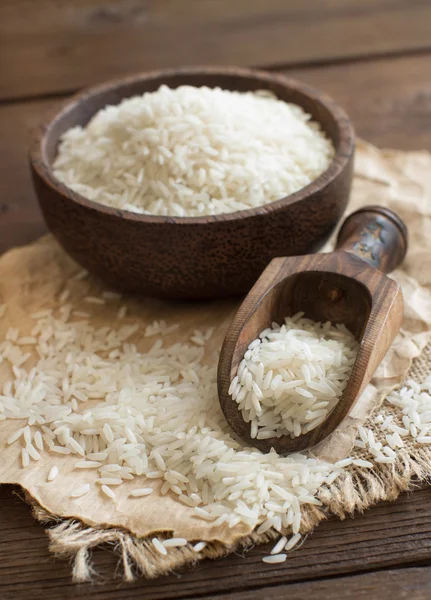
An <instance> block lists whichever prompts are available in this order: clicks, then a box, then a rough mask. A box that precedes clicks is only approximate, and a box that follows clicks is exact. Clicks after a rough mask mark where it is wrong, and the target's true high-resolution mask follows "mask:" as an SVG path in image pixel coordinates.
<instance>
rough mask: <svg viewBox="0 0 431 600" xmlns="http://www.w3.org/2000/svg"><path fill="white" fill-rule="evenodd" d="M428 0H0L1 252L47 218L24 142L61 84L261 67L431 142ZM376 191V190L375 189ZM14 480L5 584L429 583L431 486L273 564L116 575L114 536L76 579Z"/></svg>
mask: <svg viewBox="0 0 431 600" xmlns="http://www.w3.org/2000/svg"><path fill="white" fill-rule="evenodd" d="M430 57H431V2H427V1H426V0H356V1H355V0H308V1H304V0H122V1H120V0H110V1H109V0H80V1H75V2H68V1H67V0H57V1H53V0H51V1H50V0H38V1H37V2H34V1H31V0H9V1H8V0H2V1H1V2H0V132H1V138H0V152H1V154H0V158H1V160H0V169H1V172H0V251H4V250H7V249H8V248H10V247H12V246H16V245H19V244H25V243H27V242H30V241H32V240H34V239H36V238H37V237H38V236H39V235H40V234H41V233H43V232H44V231H45V226H44V224H43V222H42V219H41V216H40V213H39V210H38V208H37V205H36V202H35V198H34V194H33V191H32V187H31V183H30V178H29V172H28V168H27V160H26V151H27V144H28V139H29V132H30V130H31V129H32V128H33V127H34V126H35V125H36V124H37V123H38V122H39V121H40V120H41V118H43V115H44V113H45V112H46V111H47V110H49V109H51V108H52V107H54V106H55V105H56V104H57V103H58V102H59V100H61V99H63V98H64V97H66V96H67V95H68V94H70V93H71V92H73V91H75V90H77V89H79V88H81V87H83V86H85V85H88V84H92V83H95V82H99V81H102V80H104V79H108V78H111V77H115V76H118V75H123V74H127V73H130V72H133V71H137V70H146V69H152V68H160V67H167V66H178V65H190V64H196V63H201V64H205V63H208V64H237V65H248V66H259V67H263V68H267V69H271V70H274V71H281V72H286V73H289V75H292V76H294V77H298V78H300V79H303V80H304V81H306V82H309V83H311V84H313V85H315V86H318V87H319V88H321V89H323V90H324V91H326V92H327V93H329V94H331V95H332V96H333V97H334V98H335V99H336V100H337V101H338V102H339V103H340V104H341V105H342V106H344V108H345V109H346V110H347V112H348V113H349V114H350V116H351V117H352V119H353V121H354V124H355V126H356V129H357V132H358V134H359V135H361V136H363V137H364V138H366V139H367V140H369V141H371V142H373V143H375V144H377V145H379V146H386V147H388V146H390V147H395V148H401V149H407V150H415V149H424V148H425V149H429V150H431V60H430ZM371 200H372V199H371ZM17 492H18V493H19V490H17V489H14V488H12V487H9V486H4V487H3V488H1V490H0V507H1V510H0V530H1V536H0V598H1V600H8V599H17V598H18V599H31V600H36V599H39V598H40V599H42V598H43V599H46V600H48V599H50V598H55V599H65V598H100V599H102V598H103V599H104V600H111V599H120V600H121V599H131V598H146V599H149V600H156V599H162V598H163V599H168V598H183V599H185V598H205V599H215V598H217V599H218V600H228V599H229V600H239V599H241V600H249V599H252V598H260V599H262V600H263V599H273V598H274V599H275V598H284V597H289V598H290V600H299V599H301V598H306V597H308V596H310V597H313V598H315V599H317V600H320V599H323V598H325V599H327V600H334V599H344V598H347V597H349V598H350V600H356V599H360V598H367V600H380V599H384V598H392V599H394V600H395V599H398V598H409V599H428V598H430V597H431V566H430V565H431V490H428V489H425V488H419V489H418V490H416V491H414V492H413V493H411V494H409V495H404V496H402V497H401V498H400V499H399V500H398V501H397V502H394V503H393V504H383V505H381V506H378V507H376V508H374V509H372V510H370V511H368V512H367V513H366V514H365V515H363V516H356V517H355V518H354V519H347V520H346V521H344V522H341V521H338V520H330V521H328V522H326V523H324V524H323V525H321V526H320V527H318V529H317V530H316V531H315V532H314V533H313V534H312V535H310V536H309V537H308V539H307V541H306V543H305V544H304V545H303V546H302V547H301V548H300V549H298V550H297V551H295V552H294V553H292V555H291V556H289V560H288V561H287V562H286V563H285V564H282V565H263V563H262V562H261V558H262V556H263V555H265V554H266V553H267V550H268V548H265V546H260V547H258V548H255V549H254V550H252V551H251V552H249V553H248V554H247V557H246V559H244V558H243V557H242V556H237V555H234V556H231V557H228V558H226V559H223V560H219V561H215V562H212V561H206V562H204V563H202V564H201V565H199V566H198V567H196V568H195V569H189V570H187V571H186V572H185V573H182V574H178V575H172V576H170V577H162V578H160V579H158V580H156V581H144V580H137V581H136V582H135V583H132V584H124V583H122V582H121V580H120V579H119V578H118V576H117V578H116V579H115V570H116V567H115V565H116V559H115V557H114V555H113V553H112V551H110V549H109V548H108V549H107V550H106V549H105V551H97V552H95V564H96V568H97V570H98V572H99V575H100V580H99V581H100V582H99V583H97V584H93V585H88V584H82V585H74V584H72V583H71V578H70V566H69V565H68V564H67V563H65V562H62V561H59V560H57V561H54V559H52V557H51V556H50V555H49V553H48V550H47V538H46V536H45V534H44V531H43V528H42V527H41V526H40V525H39V524H37V523H36V522H35V521H33V519H32V517H31V516H30V511H29V509H28V507H27V506H26V505H25V503H24V502H23V501H22V500H21V498H20V497H19V495H18V494H17Z"/></svg>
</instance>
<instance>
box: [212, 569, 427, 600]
mask: <svg viewBox="0 0 431 600" xmlns="http://www.w3.org/2000/svg"><path fill="white" fill-rule="evenodd" d="M257 597H259V598H262V600H276V599H278V600H279V599H280V598H289V600H304V598H316V599H317V600H320V599H323V598H324V599H325V600H343V599H344V598H349V600H377V599H378V600H391V599H393V598H396V599H397V600H402V599H405V600H407V599H408V600H429V598H430V597H431V567H422V568H415V569H398V570H396V571H394V570H390V571H379V572H377V573H366V574H364V575H355V576H353V577H340V578H337V579H332V578H331V579H325V580H322V581H313V582H304V583H300V584H296V583H295V584H292V585H280V586H275V587H269V588H265V590H259V591H257V590H249V591H247V592H241V593H240V594H236V593H233V594H222V595H217V596H207V600H213V599H214V600H216V599H217V600H238V599H239V598H241V600H253V599H255V598H257Z"/></svg>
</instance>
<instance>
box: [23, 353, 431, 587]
mask: <svg viewBox="0 0 431 600" xmlns="http://www.w3.org/2000/svg"><path fill="white" fill-rule="evenodd" d="M430 372H431V345H429V346H427V348H425V350H424V351H423V352H422V354H421V355H420V356H419V357H418V358H417V359H415V360H414V361H413V364H412V366H411V368H410V370H409V373H408V375H407V378H411V379H414V380H415V381H421V380H422V379H423V378H424V377H426V376H427V375H428V374H430ZM383 410H385V409H384V408H383ZM391 413H393V411H391ZM365 425H366V426H369V427H372V426H373V418H372V417H371V418H370V419H369V420H368V422H367V423H366V424H365ZM378 435H379V434H377V439H378ZM355 455H356V456H357V457H360V458H365V459H366V458H369V457H368V456H367V453H366V451H365V450H363V451H362V450H361V451H357V452H355ZM430 465H431V447H429V446H428V447H424V446H423V445H422V446H421V445H418V444H415V443H413V442H409V443H407V444H406V446H405V448H403V449H401V451H398V453H397V459H396V462H395V463H394V464H392V465H381V464H380V465H377V464H376V465H375V467H374V468H373V470H367V469H362V468H360V467H350V468H348V469H346V471H345V473H344V474H343V475H342V476H340V477H339V478H338V479H336V480H335V481H334V482H333V483H332V484H331V485H329V486H327V487H326V488H324V489H322V490H321V491H320V493H319V498H320V500H321V502H322V506H321V507H317V506H309V507H307V509H306V510H305V511H304V514H303V518H302V522H301V533H303V534H306V533H309V532H310V531H311V530H312V529H314V527H316V525H318V523H320V521H322V520H324V519H327V518H328V517H329V516H330V515H336V516H338V517H339V518H340V519H344V518H345V517H346V516H348V515H352V514H353V513H355V512H362V511H364V510H365V509H367V508H369V507H370V506H372V505H373V504H376V503H377V502H380V501H382V500H389V501H390V500H395V499H396V498H397V497H398V496H399V494H400V493H401V492H404V491H407V490H409V489H412V488H413V487H414V486H415V485H417V484H418V482H420V481H424V480H426V479H427V478H428V477H429V472H430ZM26 499H27V501H28V502H29V503H30V504H31V505H32V506H33V515H34V517H35V518H36V519H37V520H38V521H40V522H42V523H46V524H50V527H49V528H48V529H47V534H48V536H49V540H50V544H49V549H50V551H51V552H53V553H54V554H55V555H56V556H59V557H63V558H69V559H72V560H73V578H74V580H75V581H77V582H79V581H88V580H90V579H91V578H92V577H93V575H95V572H94V569H93V567H92V561H91V551H92V550H93V549H94V548H96V547H98V546H102V545H109V546H110V547H112V548H114V550H115V552H116V553H117V554H118V555H119V557H120V566H121V568H122V572H123V578H124V579H125V580H126V581H132V580H133V579H134V578H135V577H136V575H137V574H140V575H143V576H144V577H147V578H155V577H158V576H160V575H166V574H168V573H171V572H172V571H174V570H177V569H179V568H182V567H185V566H190V565H193V564H195V563H197V562H199V561H200V560H202V559H204V558H212V559H215V558H219V557H222V556H225V555H227V554H230V553H231V552H234V551H238V550H244V549H247V548H250V547H251V546H253V545H256V544H263V543H266V542H269V541H271V540H273V539H275V538H276V537H279V536H280V534H279V533H278V532H276V531H268V532H266V533H265V534H263V535H258V534H257V533H254V532H253V533H252V534H250V535H248V536H245V537H244V538H242V539H241V540H240V541H239V542H237V543H236V544H234V545H231V546H225V545H224V544H221V543H219V542H216V543H210V544H207V546H206V547H205V548H204V549H203V550H202V551H201V552H198V553H196V552H195V551H194V550H193V545H192V544H188V545H187V546H183V547H182V548H172V549H170V550H169V553H168V555H167V556H162V555H160V554H159V553H158V552H157V551H156V550H155V548H154V546H153V544H152V543H151V540H149V539H138V538H136V537H135V536H133V535H132V534H131V533H129V532H127V531H124V530H121V529H118V528H109V529H108V528H100V529H97V528H94V527H89V526H87V525H85V524H83V523H82V522H80V521H78V520H76V519H59V518H56V517H55V516H53V515H51V514H49V513H47V512H46V511H45V510H44V509H43V508H41V507H40V506H39V505H38V504H36V503H35V502H34V500H33V499H32V498H31V497H30V496H27V498H26ZM284 533H286V534H289V533H290V532H289V531H286V532H284ZM159 537H161V538H162V537H163V536H159ZM196 541H199V540H196Z"/></svg>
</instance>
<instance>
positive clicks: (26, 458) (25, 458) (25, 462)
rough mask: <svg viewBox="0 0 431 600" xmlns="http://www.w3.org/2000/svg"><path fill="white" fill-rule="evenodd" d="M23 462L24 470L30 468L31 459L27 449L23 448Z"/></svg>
mask: <svg viewBox="0 0 431 600" xmlns="http://www.w3.org/2000/svg"><path fill="white" fill-rule="evenodd" d="M21 462H22V466H23V467H24V468H25V467H28V465H29V464H30V457H29V455H28V452H27V450H26V449H25V448H22V450H21Z"/></svg>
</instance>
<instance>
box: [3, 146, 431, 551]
mask: <svg viewBox="0 0 431 600" xmlns="http://www.w3.org/2000/svg"><path fill="white" fill-rule="evenodd" d="M365 204H383V205H385V206H389V207H391V208H393V209H394V210H396V211H397V212H398V213H399V214H400V216H401V217H402V218H403V219H404V220H405V221H406V223H407V225H408V226H409V234H410V248H409V252H408V255H407V259H406V261H405V263H404V264H403V266H402V268H401V269H399V270H397V271H396V272H395V273H394V274H393V277H394V278H395V279H396V280H397V281H398V282H399V283H400V284H401V285H402V288H403V293H404V300H405V306H406V310H405V318H404V322H403V326H402V329H401V331H400V334H399V335H398V336H397V338H396V340H395V342H394V344H393V346H392V347H391V349H390V350H389V352H388V354H387V356H386V357H385V359H384V361H383V363H382V364H381V366H380V367H379V369H378V371H377V372H376V374H375V377H374V378H373V380H372V382H371V384H370V385H369V386H368V388H367V389H366V390H365V392H364V394H363V396H362V398H361V400H360V402H358V404H357V406H356V408H355V410H354V411H353V413H352V414H351V415H350V417H349V418H348V419H346V420H345V422H344V423H343V424H342V425H341V426H340V428H339V429H338V430H337V431H336V432H335V433H334V434H333V436H331V438H330V439H329V440H328V441H327V442H325V443H324V444H322V445H321V446H320V447H319V448H318V450H317V454H318V456H321V457H324V458H326V459H330V460H338V459H340V458H342V457H344V456H346V455H347V454H348V453H349V452H350V449H351V446H352V442H353V438H354V437H355V432H356V428H357V425H358V423H359V422H362V421H363V420H365V418H366V417H367V416H368V415H369V413H370V411H371V410H372V408H374V407H375V406H376V405H377V404H378V403H379V402H380V400H381V399H382V398H383V397H384V394H385V392H387V391H388V390H389V389H391V388H392V387H393V386H394V385H396V384H397V383H399V382H400V381H402V379H403V377H404V376H405V374H406V372H407V370H408V368H409V367H410V364H411V361H412V359H413V358H415V357H416V356H418V355H419V354H420V352H421V350H422V349H423V348H424V347H425V345H426V344H427V342H428V341H429V340H430V338H431V335H430V328H431V235H430V233H431V155H430V154H428V153H426V152H418V153H408V154H407V153H403V152H395V151H380V150H377V149H376V148H374V147H373V146H370V145H367V144H365V143H363V142H359V143H358V149H357V157H356V166H355V179H354V187H353V193H352V199H351V202H350V205H349V212H351V211H353V210H355V209H356V208H358V207H359V206H362V205H365ZM79 270H80V269H79V267H78V266H77V265H75V264H74V263H73V261H72V260H71V259H69V258H68V257H67V256H66V255H65V254H64V253H63V251H62V250H61V249H60V248H59V246H58V245H57V243H56V242H55V241H54V239H53V238H52V237H51V236H46V237H44V238H43V239H42V240H39V241H38V242H36V243H34V244H32V245H30V246H27V247H24V248H20V249H15V250H12V251H10V252H8V253H7V254H5V255H4V256H2V257H1V258H0V303H6V304H7V311H6V314H5V316H4V317H3V318H2V319H0V339H2V338H3V337H4V335H5V332H6V331H7V329H8V328H9V327H17V328H19V330H20V333H21V335H29V332H30V331H31V329H32V327H33V326H34V321H33V320H32V319H31V317H30V315H31V314H33V313H35V312H37V311H39V310H42V309H44V308H52V307H55V306H56V304H57V303H58V297H59V295H60V294H61V292H62V291H63V290H64V288H65V285H66V282H67V281H68V280H69V279H70V278H71V277H72V276H73V275H74V274H76V273H77V272H78V271H79ZM68 287H69V288H70V289H71V290H72V297H71V302H72V303H73V304H74V305H75V307H76V309H78V310H85V311H87V312H94V313H95V315H96V316H95V317H94V322H95V324H96V325H98V324H100V325H102V324H107V323H110V322H111V321H113V320H114V319H115V318H116V313H117V311H118V308H119V303H118V302H116V301H112V302H111V303H109V304H108V305H107V306H103V307H99V306H97V310H94V307H93V310H91V309H92V307H91V305H89V304H84V303H83V300H82V298H83V297H84V296H87V295H98V294H99V293H100V292H101V291H102V289H103V288H102V286H101V284H100V283H98V282H96V281H94V280H84V281H73V282H72V283H68ZM121 302H122V303H124V302H126V303H127V304H128V306H129V316H128V317H127V318H126V319H125V321H124V322H126V323H127V322H130V323H135V322H137V321H138V320H139V321H140V322H141V323H142V327H141V330H142V329H143V328H144V327H145V324H148V323H151V322H152V321H154V320H160V319H164V320H166V321H168V322H172V323H180V329H179V330H178V331H176V332H175V333H173V334H171V335H170V339H169V341H170V342H173V341H175V340H177V339H184V338H186V337H188V336H190V335H191V334H192V332H193V331H194V330H195V329H199V328H203V327H207V326H214V327H215V328H216V333H215V335H214V337H213V342H212V347H211V348H210V349H209V354H208V360H215V355H214V351H215V350H217V348H218V347H219V346H220V345H221V342H222V340H223V337H224V334H225V331H226V328H227V326H228V323H229V321H230V319H231V317H232V315H233V314H234V311H235V309H236V307H237V305H238V303H237V302H233V301H227V302H217V303H212V304H205V305H196V304H194V305H178V304H167V303H162V302H158V301H154V300H148V299H137V298H129V299H127V300H126V301H124V300H122V301H121ZM133 341H134V342H135V343H136V344H137V345H138V347H139V348H140V349H142V350H144V349H145V346H146V345H147V344H148V343H149V341H148V340H145V339H142V338H141V337H140V335H139V333H138V334H137V337H136V338H135V339H134V340H133ZM153 341H154V338H150V342H153ZM30 362H31V359H30V361H29V363H30ZM29 363H27V364H26V366H28V365H29ZM9 377H10V373H9V367H8V366H7V365H6V364H4V363H3V364H1V365H0V386H2V385H3V383H4V382H5V381H6V380H7V379H9ZM22 424H23V422H22V421H20V420H8V421H4V422H1V423H0V448H1V453H2V454H1V457H2V461H1V464H0V483H19V484H20V485H22V486H23V487H24V488H25V489H26V490H27V491H28V492H29V493H30V495H31V496H32V497H33V498H34V499H35V500H36V501H37V502H38V503H40V504H41V505H42V506H43V507H44V508H45V509H46V510H47V511H48V512H49V513H51V514H54V515H57V516H60V517H77V518H79V519H81V520H82V521H83V522H84V523H87V524H89V525H92V526H103V525H105V526H106V525H109V526H117V527H123V528H125V529H127V530H129V531H131V532H132V533H134V534H135V535H136V536H138V537H143V536H147V535H149V534H150V533H153V532H160V531H169V532H170V533H172V535H174V536H175V537H176V536H179V537H186V538H187V539H189V540H208V541H210V540H218V541H221V542H223V543H224V544H226V545H230V544H232V543H233V542H234V541H236V540H237V539H238V538H239V537H242V536H243V535H245V534H248V533H250V528H248V527H247V526H245V525H241V526H238V527H236V528H234V529H229V528H227V527H226V526H221V527H217V528H215V527H213V526H212V525H211V523H207V522H204V521H202V520H200V519H197V518H195V517H194V516H193V515H192V510H191V509H189V508H187V507H186V506H184V505H183V504H180V503H179V502H177V501H176V500H175V499H174V498H173V497H171V496H169V495H167V496H161V495H160V494H157V493H153V494H152V495H150V496H147V497H145V498H140V499H139V500H137V499H129V498H127V496H128V494H129V493H130V490H131V489H133V487H142V485H143V481H142V478H136V479H135V481H132V482H126V483H124V484H123V485H122V486H120V488H117V490H116V495H117V499H116V501H115V502H112V501H111V500H109V499H107V498H106V499H105V497H103V496H102V495H101V494H100V492H99V491H98V490H97V486H92V489H91V491H90V492H89V493H88V494H86V495H85V496H83V497H82V498H77V499H71V498H70V497H69V496H70V492H71V490H72V488H73V487H74V486H76V485H77V483H78V482H79V483H85V482H92V481H94V480H95V479H96V478H97V477H98V475H97V473H96V472H94V471H91V470H88V471H73V465H74V463H75V462H76V456H75V457H74V456H72V457H70V456H69V457H68V456H65V457H63V456H60V455H56V456H55V457H54V458H52V456H50V455H48V454H47V453H44V454H43V458H42V460H41V461H39V462H33V461H32V462H31V466H30V467H29V468H27V469H25V470H24V469H21V464H20V456H19V453H20V447H19V445H18V444H12V446H7V445H6V439H7V438H8V437H9V436H10V435H11V433H12V432H13V431H14V430H16V429H17V428H19V427H21V426H22ZM53 464H57V465H58V466H59V467H60V471H61V475H59V476H58V477H57V479H55V480H54V481H53V482H51V483H47V481H46V477H47V474H48V472H49V470H50V468H51V466H52V465H53ZM151 482H152V483H150V485H155V484H154V480H151ZM147 485H148V481H145V486H147Z"/></svg>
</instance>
